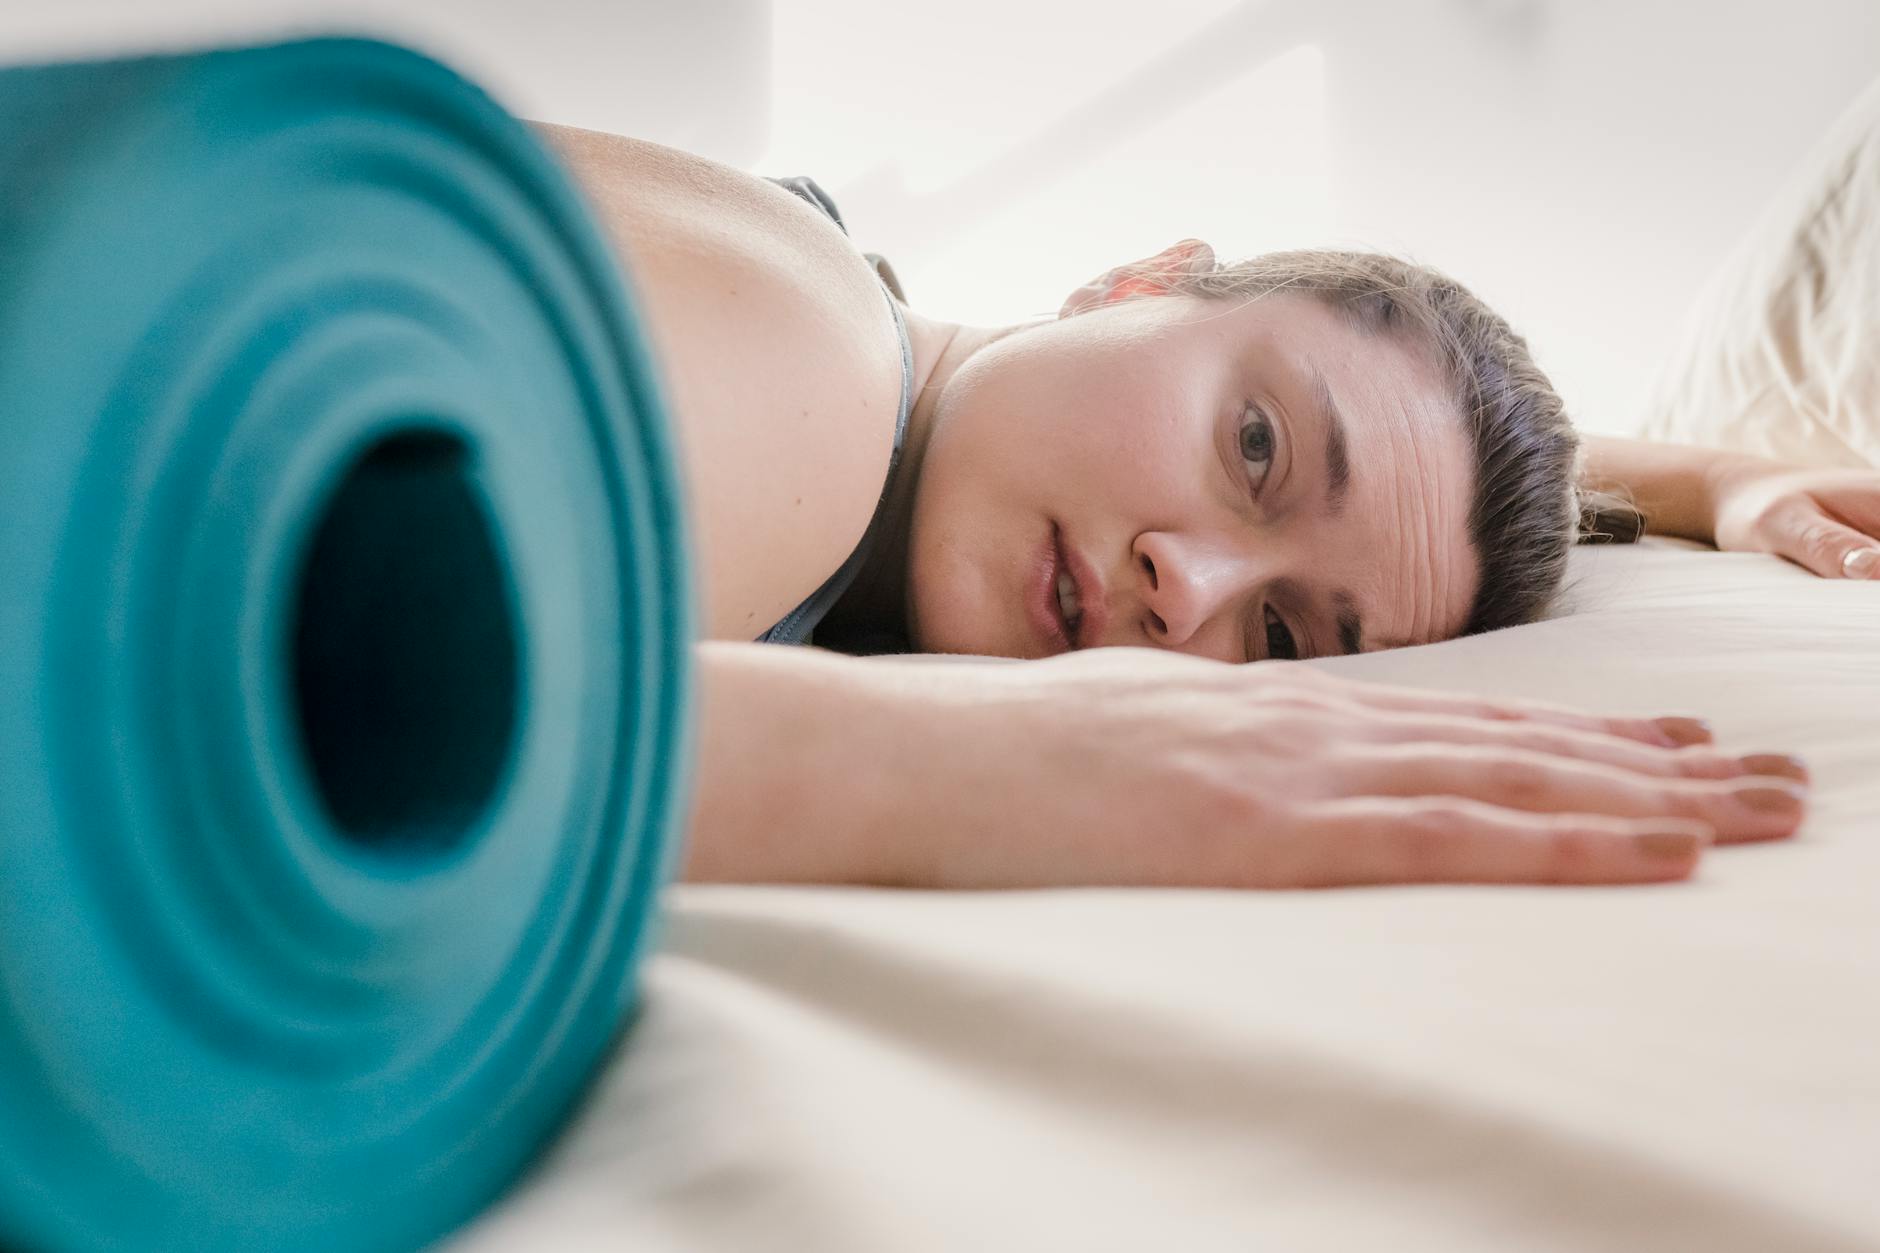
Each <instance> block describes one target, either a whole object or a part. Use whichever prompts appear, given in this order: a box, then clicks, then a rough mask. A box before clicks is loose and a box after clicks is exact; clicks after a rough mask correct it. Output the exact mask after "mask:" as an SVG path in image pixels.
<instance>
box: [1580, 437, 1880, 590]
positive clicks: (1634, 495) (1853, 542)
mask: <svg viewBox="0 0 1880 1253" xmlns="http://www.w3.org/2000/svg"><path fill="white" fill-rule="evenodd" d="M1583 443H1584V445H1585V448H1586V458H1585V464H1584V469H1583V473H1582V477H1581V486H1582V487H1583V488H1589V489H1592V490H1596V491H1602V492H1616V493H1618V494H1619V495H1622V496H1625V497H1627V498H1629V499H1630V500H1631V501H1632V503H1633V504H1635V505H1636V506H1637V507H1638V509H1639V511H1640V512H1641V513H1643V514H1644V515H1645V526H1646V529H1647V530H1648V531H1650V532H1652V533H1654V534H1657V535H1674V536H1677V537H1679V538H1681V539H1693V540H1697V541H1699V542H1701V543H1705V544H1715V545H1716V546H1717V547H1718V548H1723V549H1733V550H1737V551H1741V552H1768V553H1775V554H1776V555H1778V556H1782V557H1786V558H1788V559H1789V560H1790V561H1793V562H1795V563H1796V564H1797V565H1800V566H1804V567H1806V568H1807V569H1809V570H1812V571H1814V572H1815V573H1816V574H1819V575H1821V576H1823V577H1824V578H1856V579H1871V578H1880V472H1876V471H1874V470H1863V469H1821V468H1812V467H1807V466H1799V465H1791V464H1788V463H1785V462H1781V461H1772V460H1770V459H1768V458H1766V457H1757V456H1753V455H1751V454H1748V453H1738V452H1730V451H1727V450H1723V449H1716V448H1692V447H1685V446H1682V445H1678V444H1655V443H1647V442H1645V441H1643V440H1633V439H1606V438H1601V437H1598V436H1588V437H1586V438H1585V439H1584V440H1583Z"/></svg>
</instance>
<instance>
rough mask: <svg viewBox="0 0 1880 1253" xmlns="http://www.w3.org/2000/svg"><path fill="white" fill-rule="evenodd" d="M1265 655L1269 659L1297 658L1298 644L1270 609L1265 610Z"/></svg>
mask: <svg viewBox="0 0 1880 1253" xmlns="http://www.w3.org/2000/svg"><path fill="white" fill-rule="evenodd" d="M1266 655H1267V657H1268V659H1270V660H1280V661H1297V660H1299V644H1298V642H1297V641H1296V640H1294V639H1293V634H1292V632H1291V631H1288V630H1287V629H1286V624H1285V623H1284V622H1281V621H1280V619H1279V615H1278V614H1276V613H1274V612H1273V611H1272V610H1271V609H1268V610H1267V611H1266Z"/></svg>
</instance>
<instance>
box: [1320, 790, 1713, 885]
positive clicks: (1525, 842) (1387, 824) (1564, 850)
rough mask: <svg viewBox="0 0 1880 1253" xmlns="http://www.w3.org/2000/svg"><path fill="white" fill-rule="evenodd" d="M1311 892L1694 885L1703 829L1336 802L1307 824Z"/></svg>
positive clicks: (1449, 804) (1450, 802)
mask: <svg viewBox="0 0 1880 1253" xmlns="http://www.w3.org/2000/svg"><path fill="white" fill-rule="evenodd" d="M1305 835H1306V837H1307V838H1308V839H1309V840H1311V841H1312V846H1313V850H1314V851H1315V852H1322V854H1323V855H1322V856H1316V857H1313V858H1311V864H1310V865H1309V866H1308V867H1306V868H1305V869H1304V872H1303V874H1302V876H1301V877H1302V879H1303V880H1304V882H1305V883H1306V884H1307V885H1310V886H1333V885H1338V884H1355V883H1662V882H1666V881H1669V880H1674V879H1683V878H1687V877H1688V876H1689V875H1690V873H1691V871H1692V870H1693V869H1695V868H1696V866H1697V861H1698V858H1699V857H1701V856H1702V855H1703V851H1704V849H1705V847H1706V846H1707V845H1708V844H1709V842H1710V837H1711V833H1710V830H1709V828H1707V827H1706V826H1705V825H1704V824H1703V823H1701V822H1693V821H1690V820H1688V819H1665V818H1660V819H1645V820H1640V819H1628V818H1609V817H1601V816H1597V815H1590V814H1535V813H1524V812H1521V811H1518V810H1511V809H1501V808H1498V807H1496V806H1493V805H1487V804H1484V803H1482V802H1480V801H1471V800H1463V799H1460V798H1455V797H1423V798H1419V799H1415V800H1395V799H1385V798H1365V799H1361V800H1344V801H1332V802H1328V803H1326V804H1323V805H1320V806H1317V807H1315V810H1314V812H1313V813H1312V814H1311V815H1310V816H1308V817H1307V818H1306V819H1305Z"/></svg>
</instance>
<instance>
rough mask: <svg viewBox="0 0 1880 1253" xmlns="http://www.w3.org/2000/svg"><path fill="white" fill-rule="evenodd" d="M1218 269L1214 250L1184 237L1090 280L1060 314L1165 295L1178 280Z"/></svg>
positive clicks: (1069, 313)
mask: <svg viewBox="0 0 1880 1253" xmlns="http://www.w3.org/2000/svg"><path fill="white" fill-rule="evenodd" d="M1216 268H1218V267H1217V266H1216V263H1215V260H1214V249H1212V248H1210V247H1208V245H1207V244H1205V243H1203V242H1202V241H1201V240H1199V239H1184V240H1182V241H1181V243H1179V244H1172V245H1170V246H1169V247H1167V248H1164V249H1163V250H1162V251H1161V252H1158V253H1156V254H1155V255H1154V256H1153V257H1149V258H1147V259H1146V260H1142V261H1134V262H1131V263H1130V264H1128V265H1119V266H1117V267H1116V268H1115V269H1113V270H1106V271H1105V272H1104V273H1103V274H1102V275H1100V276H1099V277H1097V278H1094V279H1091V280H1090V281H1089V282H1088V283H1085V284H1084V285H1083V286H1082V287H1079V288H1078V289H1077V290H1076V291H1074V292H1072V293H1071V294H1070V295H1069V296H1068V297H1066V298H1065V300H1064V307H1063V308H1062V309H1059V310H1058V316H1059V317H1060V318H1068V317H1071V316H1073V315H1074V314H1079V313H1088V312H1089V311H1090V310H1092V309H1099V308H1102V307H1103V306H1104V305H1108V304H1115V303H1116V302H1117V301H1119V300H1127V299H1128V298H1129V297H1131V296H1166V295H1168V294H1169V293H1170V292H1172V291H1174V290H1175V287H1176V281H1177V280H1178V279H1181V278H1183V277H1184V276H1187V275H1193V274H1211V273H1213V272H1214V270H1215V269H1216Z"/></svg>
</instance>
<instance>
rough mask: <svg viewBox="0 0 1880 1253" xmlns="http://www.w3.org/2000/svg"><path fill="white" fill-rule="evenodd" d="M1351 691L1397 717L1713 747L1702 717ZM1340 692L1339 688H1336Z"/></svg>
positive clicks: (1373, 687) (1354, 687) (1350, 695)
mask: <svg viewBox="0 0 1880 1253" xmlns="http://www.w3.org/2000/svg"><path fill="white" fill-rule="evenodd" d="M1341 682H1346V683H1349V688H1350V690H1349V691H1348V692H1347V693H1341V696H1343V697H1345V698H1346V699H1350V700H1352V701H1353V702H1355V703H1356V704H1359V705H1363V706H1367V707H1369V708H1371V709H1382V710H1386V711H1391V712H1396V713H1423V714H1438V715H1441V716H1444V717H1452V718H1474V719H1479V720H1482V721H1486V722H1532V723H1544V724H1547V725H1550V726H1557V727H1569V728H1572V729H1574V730H1577V731H1592V732H1597V733H1598V734H1601V735H1617V736H1622V737H1624V738H1625V739H1629V740H1638V741H1640V742H1642V743H1646V744H1656V745H1658V746H1659V747H1661V748H1681V747H1684V746H1686V745H1691V744H1708V743H1710V742H1711V739H1712V736H1711V732H1710V727H1709V726H1708V725H1707V724H1705V723H1704V722H1702V721H1700V720H1698V719H1696V718H1685V717H1676V716H1670V717H1663V718H1628V717H1606V716H1602V715H1599V714H1589V713H1582V712H1580V711H1579V710H1576V709H1566V708H1563V707H1561V706H1558V705H1546V704H1540V703H1538V702H1531V701H1498V700H1488V699H1485V698H1483V697H1480V696H1468V695H1463V694H1461V693H1456V692H1424V691H1419V690H1417V689H1414V688H1401V687H1384V686H1380V685H1377V684H1370V683H1361V682H1354V681H1349V680H1341ZM1332 690H1333V691H1334V692H1337V691H1338V689H1337V688H1336V687H1334V688H1333V689H1332Z"/></svg>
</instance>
